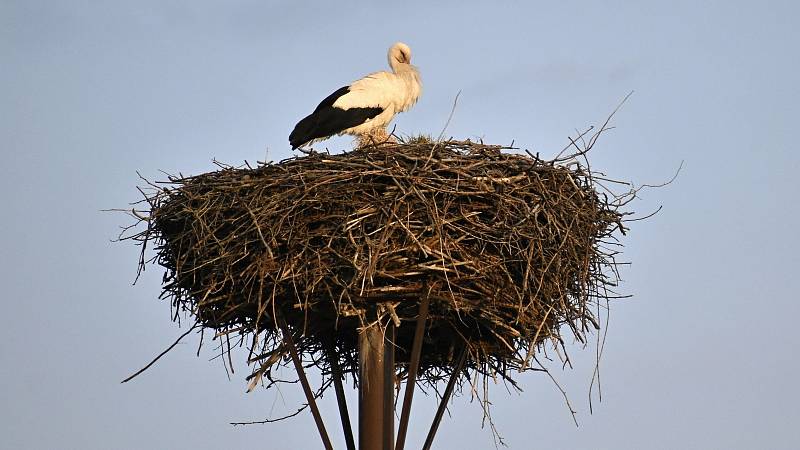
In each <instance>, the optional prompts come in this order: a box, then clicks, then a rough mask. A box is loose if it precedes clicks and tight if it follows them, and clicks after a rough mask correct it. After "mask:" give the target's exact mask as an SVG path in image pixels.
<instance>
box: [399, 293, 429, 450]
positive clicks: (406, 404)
mask: <svg viewBox="0 0 800 450" xmlns="http://www.w3.org/2000/svg"><path fill="white" fill-rule="evenodd" d="M426 287H427V283H426ZM425 290H426V294H425V296H424V297H423V298H422V303H420V305H419V313H418V315H417V328H416V329H415V330H414V343H413V344H412V347H411V360H410V364H409V367H408V378H407V379H406V393H405V395H404V396H403V409H402V410H401V411H402V412H401V413H400V425H399V426H398V428H397V443H396V444H395V450H403V449H404V448H405V445H406V433H407V432H408V419H409V415H410V414H411V401H412V400H413V399H414V389H415V388H416V386H417V370H419V357H420V353H421V352H422V340H423V338H424V334H425V322H426V321H427V320H428V303H429V301H430V291H429V290H428V289H425Z"/></svg>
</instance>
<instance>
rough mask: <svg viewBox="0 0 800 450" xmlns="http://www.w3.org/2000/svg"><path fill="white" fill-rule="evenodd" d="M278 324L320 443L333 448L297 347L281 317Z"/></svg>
mask: <svg viewBox="0 0 800 450" xmlns="http://www.w3.org/2000/svg"><path fill="white" fill-rule="evenodd" d="M278 324H279V325H280V327H281V332H282V333H283V340H284V342H286V345H287V347H289V355H291V357H292V362H294V368H295V370H297V377H298V378H299V379H300V384H301V385H302V386H303V392H305V394H306V400H308V406H309V407H310V408H311V414H312V415H313V416H314V422H316V423H317V430H318V431H319V436H320V438H322V444H323V445H324V446H325V449H326V450H333V445H332V444H331V439H330V437H328V432H327V431H326V430H325V423H323V422H322V415H321V414H320V413H319V408H318V407H317V402H316V400H314V392H313V391H312V390H311V386H310V385H309V384H308V378H306V371H305V370H303V363H302V361H300V355H298V354H297V347H295V345H294V339H292V334H291V332H289V329H288V328H287V327H286V323H284V321H283V319H282V318H279V319H278Z"/></svg>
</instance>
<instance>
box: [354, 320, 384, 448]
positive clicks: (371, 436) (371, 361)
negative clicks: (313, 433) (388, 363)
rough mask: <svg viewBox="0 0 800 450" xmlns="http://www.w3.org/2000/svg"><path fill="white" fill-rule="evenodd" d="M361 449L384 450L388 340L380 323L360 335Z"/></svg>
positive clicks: (359, 434)
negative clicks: (386, 340) (385, 343)
mask: <svg viewBox="0 0 800 450" xmlns="http://www.w3.org/2000/svg"><path fill="white" fill-rule="evenodd" d="M358 350H359V351H358V364H359V368H358V372H359V373H358V381H359V382H358V448H359V449H360V450H379V449H381V448H383V442H384V440H383V432H384V420H383V418H384V410H383V405H384V337H383V332H382V331H381V327H380V326H379V324H378V323H377V322H375V323H374V324H372V325H371V326H369V327H367V328H365V329H362V330H361V331H360V332H359V335H358Z"/></svg>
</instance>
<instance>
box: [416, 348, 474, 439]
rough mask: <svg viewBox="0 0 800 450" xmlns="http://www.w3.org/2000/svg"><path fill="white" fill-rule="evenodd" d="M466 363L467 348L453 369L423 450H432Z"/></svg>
mask: <svg viewBox="0 0 800 450" xmlns="http://www.w3.org/2000/svg"><path fill="white" fill-rule="evenodd" d="M466 361H467V347H466V346H465V347H464V349H463V350H461V356H460V357H459V358H458V362H457V363H456V367H455V368H453V374H452V375H450V381H449V382H448V383H447V387H446V388H445V390H444V394H443V395H442V401H441V402H439V409H437V410H436V415H435V416H434V417H433V424H431V429H430V431H428V437H427V438H425V444H424V445H423V446H422V450H431V445H433V438H434V437H435V436H436V432H437V431H439V424H440V423H441V422H442V416H443V415H444V411H445V410H446V409H447V402H448V401H450V396H451V395H453V389H454V388H455V386H456V381H458V377H459V376H460V375H461V371H462V370H463V369H464V363H465V362H466Z"/></svg>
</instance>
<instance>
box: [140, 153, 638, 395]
mask: <svg viewBox="0 0 800 450" xmlns="http://www.w3.org/2000/svg"><path fill="white" fill-rule="evenodd" d="M508 150H509V148H503V147H499V146H487V145H483V144H476V143H472V142H469V141H467V142H456V141H449V142H439V143H432V142H429V141H426V140H418V141H416V142H413V143H405V144H403V143H401V144H385V145H381V146H377V147H372V148H368V149H362V150H356V151H352V152H349V153H344V154H337V155H331V154H320V153H312V154H309V155H305V156H302V157H297V158H291V159H287V160H285V161H281V162H279V163H270V164H263V165H260V166H259V167H256V168H251V167H249V166H247V167H240V168H233V167H228V166H220V167H221V168H220V170H217V171H215V172H210V173H205V174H202V175H198V176H191V177H170V179H169V182H167V183H161V184H151V186H157V188H158V189H155V190H152V191H146V190H143V192H145V196H146V201H147V203H148V204H149V207H150V211H149V217H147V218H145V219H144V220H146V221H147V229H146V230H144V231H142V232H140V233H138V234H135V235H133V236H132V237H133V238H134V239H136V240H138V241H140V242H141V243H142V244H143V245H146V244H147V243H148V242H150V243H152V244H154V245H155V252H156V256H155V257H153V258H151V259H150V261H153V260H155V261H156V262H157V263H158V264H160V265H161V266H163V267H164V268H166V273H165V275H164V285H163V296H164V297H165V298H168V299H170V300H171V303H172V305H173V307H174V309H175V314H176V315H175V317H178V314H177V313H178V312H180V311H186V312H189V313H190V314H191V315H192V317H194V318H195V319H196V321H197V324H198V325H200V326H202V327H203V328H210V329H213V330H214V331H215V333H216V336H224V337H225V338H227V346H228V350H229V349H230V345H231V344H230V341H231V337H234V338H235V339H234V345H236V344H237V343H238V344H239V345H243V346H245V347H247V348H248V349H249V351H250V357H249V361H250V362H254V361H259V362H260V364H261V366H260V367H259V368H257V369H256V370H255V373H254V375H253V376H256V375H258V376H259V377H260V375H262V374H264V373H265V371H266V372H267V373H268V369H269V368H270V366H271V365H273V364H275V363H277V362H279V361H280V360H281V357H283V356H285V353H286V346H285V344H284V343H283V342H284V341H283V339H282V337H281V331H280V327H279V326H278V325H279V322H280V321H285V323H286V324H287V325H288V328H289V329H291V330H293V334H294V335H295V336H294V339H295V342H296V345H297V348H298V350H299V352H300V354H301V355H302V356H303V358H304V359H305V361H306V362H310V363H312V364H316V365H317V366H318V367H320V368H321V369H322V370H323V373H326V374H327V373H329V368H330V366H329V364H330V362H329V360H328V358H327V357H325V355H328V354H330V353H329V351H330V350H331V349H333V350H334V351H335V353H334V354H336V355H338V363H339V365H340V366H341V368H342V370H343V371H344V372H345V373H350V374H355V373H357V362H358V357H357V336H358V330H359V328H361V327H365V326H369V325H371V324H372V325H374V324H376V323H378V324H381V325H386V324H388V323H390V322H394V323H395V324H397V325H399V328H398V330H397V341H396V345H397V347H396V360H397V363H398V366H399V370H401V371H402V370H403V368H404V367H407V364H408V361H409V354H410V350H411V346H412V345H411V344H412V339H413V332H414V324H415V320H416V318H417V312H418V308H419V302H420V299H421V298H423V296H428V297H429V299H430V316H429V319H428V322H427V327H426V330H425V339H424V344H423V350H422V359H421V364H420V375H419V378H420V380H422V381H435V380H436V379H439V378H440V377H441V376H443V374H446V373H449V372H452V368H453V367H454V366H455V365H456V360H457V359H458V355H459V352H460V351H462V349H464V348H465V347H466V348H467V351H468V355H469V357H468V363H467V370H468V371H469V370H476V371H478V372H479V373H483V374H486V373H494V372H497V371H499V372H501V373H503V374H505V373H506V372H507V371H508V370H510V369H520V370H521V369H524V368H525V367H529V366H530V360H531V358H535V356H536V350H537V349H538V347H539V346H541V345H542V344H543V343H544V342H545V341H548V340H550V341H552V342H556V343H558V342H560V343H561V345H562V346H563V342H564V340H563V339H562V335H561V333H564V332H566V333H567V334H571V335H572V337H574V338H575V339H577V340H579V341H583V342H585V340H586V338H587V334H588V333H589V332H590V331H592V330H595V329H598V328H599V324H598V319H597V317H596V316H597V312H598V311H599V309H598V304H599V303H601V302H600V301H601V300H604V299H606V298H608V296H609V294H608V292H609V291H608V289H609V287H610V286H613V285H615V283H616V281H617V276H616V270H615V262H614V254H615V252H614V251H611V250H608V248H610V247H609V246H608V245H605V244H611V245H617V244H616V239H615V236H614V235H616V231H624V228H623V225H622V220H621V219H622V217H623V213H621V212H619V211H618V208H619V206H620V204H619V203H618V202H616V201H615V199H614V198H612V199H609V198H608V197H607V196H606V195H604V194H602V193H600V192H598V190H596V182H595V179H594V178H593V174H592V172H591V171H589V170H588V169H587V167H586V166H587V165H586V164H578V163H576V162H575V160H574V159H573V160H572V163H571V164H566V163H564V159H560V160H552V161H544V160H541V159H539V158H538V157H537V156H535V155H532V154H530V153H528V154H516V153H513V152H509V151H508ZM616 200H618V198H617V199H616ZM142 252H143V253H142V254H143V258H142V264H143V265H144V264H145V262H147V261H145V252H144V248H143V250H142ZM224 343H225V340H223V344H224ZM224 348H225V345H223V349H224Z"/></svg>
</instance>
